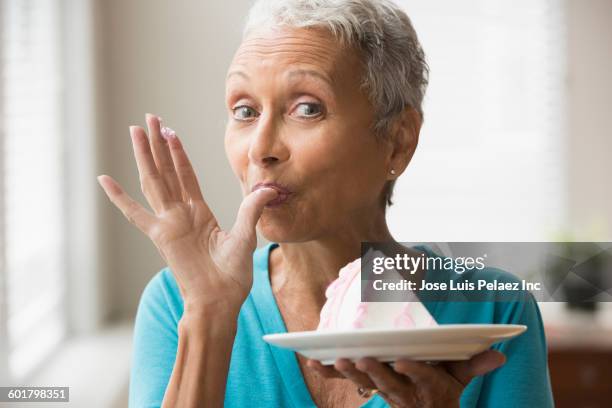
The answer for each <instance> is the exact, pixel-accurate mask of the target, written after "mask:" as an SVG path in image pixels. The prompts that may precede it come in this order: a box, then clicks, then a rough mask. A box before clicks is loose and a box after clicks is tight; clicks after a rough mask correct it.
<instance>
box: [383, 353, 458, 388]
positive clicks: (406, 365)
mask: <svg viewBox="0 0 612 408" xmlns="http://www.w3.org/2000/svg"><path fill="white" fill-rule="evenodd" d="M393 369H394V370H395V372H397V373H399V374H402V375H404V376H406V377H409V378H410V380H411V381H412V382H413V383H415V384H416V385H417V386H421V384H423V385H424V386H425V387H428V388H429V387H430V386H432V385H434V384H436V383H438V382H439V381H440V375H441V371H440V369H438V368H436V367H435V366H432V365H430V364H426V363H423V362H420V361H414V360H407V359H400V360H397V361H396V362H395V364H394V366H393ZM442 372H443V371H442ZM445 375H446V376H448V374H446V373H445Z"/></svg>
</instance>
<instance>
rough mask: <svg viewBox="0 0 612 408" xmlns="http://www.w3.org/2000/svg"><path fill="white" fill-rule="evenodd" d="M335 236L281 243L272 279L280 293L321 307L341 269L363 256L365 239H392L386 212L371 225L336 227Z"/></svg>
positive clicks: (272, 271) (275, 255) (370, 222)
mask: <svg viewBox="0 0 612 408" xmlns="http://www.w3.org/2000/svg"><path fill="white" fill-rule="evenodd" d="M335 230H336V231H340V232H338V233H336V234H334V235H329V236H323V237H320V238H318V239H315V240H311V241H306V242H287V243H283V242H281V243H279V248H277V249H276V250H275V251H273V252H272V254H274V253H275V252H277V251H278V253H276V254H274V257H273V258H274V259H273V260H272V256H271V263H272V262H273V263H274V267H273V268H272V269H271V273H270V282H271V285H272V289H273V291H274V292H275V294H276V295H277V296H282V297H287V298H290V299H292V301H295V302H299V303H301V304H304V303H303V302H307V303H311V302H314V303H315V307H317V308H318V309H320V308H321V307H322V306H323V303H325V289H326V288H327V286H328V285H329V284H330V283H331V282H332V281H333V280H334V279H336V278H337V277H338V271H339V270H340V269H341V268H342V267H343V266H345V265H346V264H348V263H349V262H351V261H354V260H355V259H357V258H359V257H360V256H361V242H362V241H371V242H383V241H384V242H390V241H393V237H392V236H391V234H390V233H389V229H388V227H387V224H386V220H385V216H384V214H382V215H381V216H379V217H378V219H375V220H369V224H367V225H356V224H355V223H354V220H351V225H350V226H346V228H341V227H338V228H335Z"/></svg>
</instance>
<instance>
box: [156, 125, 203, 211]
mask: <svg viewBox="0 0 612 408" xmlns="http://www.w3.org/2000/svg"><path fill="white" fill-rule="evenodd" d="M164 133H165V137H166V139H167V140H168V146H169V148H170V156H172V162H173V163H174V170H175V171H176V175H177V177H178V179H179V182H180V184H181V188H182V189H183V192H184V194H185V196H186V198H187V199H188V200H192V201H204V198H203V197H202V191H201V190H200V184H199V183H198V178H197V177H196V174H195V172H194V171H193V167H192V165H191V161H190V160H189V157H187V152H185V149H184V148H183V144H182V143H181V141H180V140H179V138H178V136H177V135H176V132H175V131H174V130H172V129H170V128H165V132H164Z"/></svg>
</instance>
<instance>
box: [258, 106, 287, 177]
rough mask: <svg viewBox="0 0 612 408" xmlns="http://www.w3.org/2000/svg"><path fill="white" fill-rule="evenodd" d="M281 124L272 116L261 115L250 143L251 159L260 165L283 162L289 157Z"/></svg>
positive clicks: (265, 165)
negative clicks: (282, 136)
mask: <svg viewBox="0 0 612 408" xmlns="http://www.w3.org/2000/svg"><path fill="white" fill-rule="evenodd" d="M280 134H281V132H280V124H279V123H278V122H277V121H276V120H275V119H274V118H273V117H271V116H268V117H264V115H261V116H260V119H259V121H258V123H257V127H256V128H255V130H254V132H253V134H252V135H251V140H250V144H249V160H250V161H251V162H252V163H254V164H256V165H257V166H260V167H269V166H273V165H275V164H278V163H281V162H283V161H285V160H287V158H288V157H289V153H288V149H287V146H286V145H285V144H284V142H283V140H282V139H281V137H280Z"/></svg>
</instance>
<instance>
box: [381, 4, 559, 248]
mask: <svg viewBox="0 0 612 408" xmlns="http://www.w3.org/2000/svg"><path fill="white" fill-rule="evenodd" d="M399 3H400V4H402V5H403V7H404V8H405V10H406V12H407V13H408V15H409V16H410V17H411V19H412V22H413V24H414V26H415V29H416V31H417V33H418V35H419V39H420V40H421V43H422V45H423V48H424V50H425V53H426V55H427V60H428V63H429V65H430V69H431V73H430V85H429V89H428V91H427V94H426V99H425V104H424V112H425V122H424V126H423V128H422V130H421V135H420V139H419V146H418V148H417V151H416V153H415V155H414V157H413V160H412V162H411V163H410V165H409V166H408V168H407V169H406V171H405V172H404V174H403V175H402V177H400V178H399V179H398V183H397V185H396V189H395V193H394V202H395V204H396V205H394V206H392V207H391V208H390V209H389V212H388V220H389V225H390V228H391V230H392V232H393V233H394V236H395V237H396V238H398V239H401V240H403V241H409V242H413V241H415V242H416V241H489V240H490V241H495V240H498V241H514V240H515V241H538V240H550V239H551V238H552V235H553V234H555V233H558V229H559V228H561V226H562V225H563V220H564V219H565V218H564V217H565V214H566V201H567V200H566V197H565V194H566V193H565V191H566V190H565V166H564V154H565V153H564V146H565V144H566V140H565V134H564V129H565V122H564V118H565V115H564V114H563V112H564V100H565V95H564V89H565V82H564V81H565V77H564V75H565V65H566V64H565V41H564V38H565V22H564V14H563V7H562V4H561V3H559V2H557V1H552V0H516V1H514V0H513V1H507V0H466V1H461V2H454V1H444V0H430V1H427V2H424V1H416V0H413V1H411V0H402V1H399Z"/></svg>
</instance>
